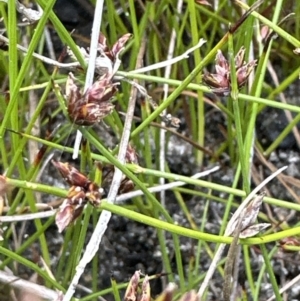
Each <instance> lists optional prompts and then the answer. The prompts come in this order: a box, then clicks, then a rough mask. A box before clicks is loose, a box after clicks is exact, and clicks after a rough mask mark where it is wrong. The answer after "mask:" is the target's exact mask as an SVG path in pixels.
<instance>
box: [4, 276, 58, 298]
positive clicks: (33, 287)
mask: <svg viewBox="0 0 300 301" xmlns="http://www.w3.org/2000/svg"><path fill="white" fill-rule="evenodd" d="M0 283H2V284H5V285H9V286H10V287H11V288H13V289H17V290H20V291H22V292H26V293H30V294H31V295H32V296H35V297H36V298H40V299H41V300H49V301H53V300H57V299H58V297H59V293H58V292H55V291H53V290H50V289H48V288H46V287H44V286H42V285H39V284H35V283H33V282H30V281H26V280H23V279H20V278H19V277H16V276H13V275H11V274H8V273H6V272H3V271H0Z"/></svg>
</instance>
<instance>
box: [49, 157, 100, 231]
mask: <svg viewBox="0 0 300 301" xmlns="http://www.w3.org/2000/svg"><path fill="white" fill-rule="evenodd" d="M52 164H53V165H54V166H55V167H56V168H57V170H58V171H59V172H60V174H61V175H62V177H63V178H64V179H65V181H66V182H67V183H68V184H69V185H71V187H70V189H69V191H68V195H67V198H66V199H65V200H64V202H63V203H62V205H61V206H60V208H59V210H58V212H57V214H56V218H55V222H56V225H57V227H58V230H59V232H62V231H63V230H64V229H65V228H66V227H67V226H69V225H70V224H71V223H72V222H73V221H75V220H76V218H78V217H79V216H80V214H81V213H82V211H83V208H84V206H85V205H86V204H87V203H90V204H91V205H93V206H99V205H100V202H101V196H102V191H103V189H102V188H100V187H99V186H98V185H97V184H96V183H94V182H92V181H91V180H89V179H88V178H87V177H86V176H85V175H84V174H82V173H81V172H79V171H78V170H77V169H76V168H75V167H73V166H71V165H70V164H69V163H62V162H58V161H54V160H52Z"/></svg>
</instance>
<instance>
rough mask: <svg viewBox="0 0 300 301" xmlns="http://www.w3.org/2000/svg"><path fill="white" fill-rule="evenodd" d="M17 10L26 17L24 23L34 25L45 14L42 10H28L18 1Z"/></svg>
mask: <svg viewBox="0 0 300 301" xmlns="http://www.w3.org/2000/svg"><path fill="white" fill-rule="evenodd" d="M16 8H17V11H18V12H19V13H20V14H22V15H23V16H24V18H23V20H22V21H23V22H28V23H34V22H36V21H38V20H39V19H40V18H41V17H42V14H43V11H42V10H40V11H37V10H33V9H31V8H27V7H26V6H24V5H23V4H22V3H20V2H19V1H16Z"/></svg>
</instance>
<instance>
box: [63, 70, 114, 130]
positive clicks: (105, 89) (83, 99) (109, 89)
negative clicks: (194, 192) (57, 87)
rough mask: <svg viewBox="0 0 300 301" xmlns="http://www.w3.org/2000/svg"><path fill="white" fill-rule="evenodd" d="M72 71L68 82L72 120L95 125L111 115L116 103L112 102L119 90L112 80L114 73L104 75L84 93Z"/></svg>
mask: <svg viewBox="0 0 300 301" xmlns="http://www.w3.org/2000/svg"><path fill="white" fill-rule="evenodd" d="M74 80H75V78H74V76H73V74H72V73H69V77H68V80H67V84H66V96H67V100H68V113H69V117H70V119H71V121H72V122H74V123H76V124H78V125H93V124H95V123H97V122H99V121H100V120H101V119H103V118H104V117H106V116H107V115H109V114H110V113H111V112H112V111H113V109H114V105H113V104H112V103H111V102H110V100H111V98H112V97H113V96H114V95H115V94H116V92H117V90H118V89H117V87H116V85H117V83H113V82H112V75H109V74H108V73H106V74H104V75H102V76H101V77H100V78H99V79H98V80H97V81H96V82H95V83H94V84H93V85H92V86H91V87H90V88H88V89H87V91H86V92H85V93H84V94H81V92H80V89H79V87H78V86H77V85H76V84H75V81H74Z"/></svg>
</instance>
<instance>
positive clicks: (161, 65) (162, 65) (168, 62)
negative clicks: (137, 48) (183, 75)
mask: <svg viewBox="0 0 300 301" xmlns="http://www.w3.org/2000/svg"><path fill="white" fill-rule="evenodd" d="M204 43H206V41H205V40H204V39H202V38H201V39H200V40H199V42H198V44H196V45H195V46H194V47H191V48H190V49H188V50H187V51H186V52H184V53H183V54H181V55H179V56H176V57H174V58H172V59H170V60H166V61H163V62H159V63H157V64H153V65H150V66H147V67H144V68H140V69H136V70H132V71H130V73H145V72H148V71H151V70H156V69H160V68H165V67H166V66H168V65H173V64H175V63H177V62H179V61H182V60H184V59H187V58H188V57H189V54H190V53H191V52H193V51H194V50H196V49H198V48H200V47H201V46H202V45H203V44H204Z"/></svg>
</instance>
